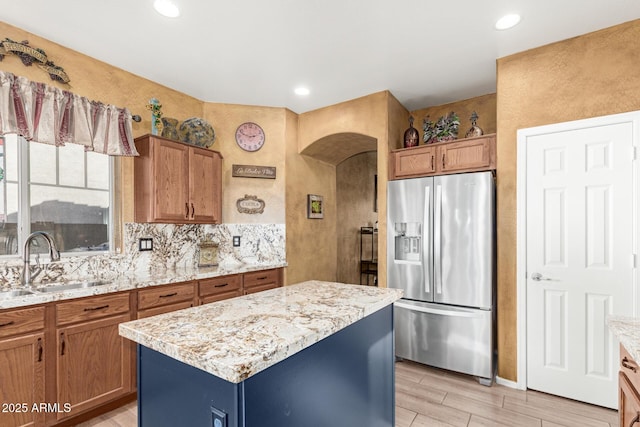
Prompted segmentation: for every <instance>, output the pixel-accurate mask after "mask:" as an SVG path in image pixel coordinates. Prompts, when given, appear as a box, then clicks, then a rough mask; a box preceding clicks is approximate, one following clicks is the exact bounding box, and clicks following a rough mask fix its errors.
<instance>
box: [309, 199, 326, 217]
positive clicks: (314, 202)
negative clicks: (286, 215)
mask: <svg viewBox="0 0 640 427" xmlns="http://www.w3.org/2000/svg"><path fill="white" fill-rule="evenodd" d="M307 218H310V219H322V218H324V205H323V203H322V196H318V195H317V194H307Z"/></svg>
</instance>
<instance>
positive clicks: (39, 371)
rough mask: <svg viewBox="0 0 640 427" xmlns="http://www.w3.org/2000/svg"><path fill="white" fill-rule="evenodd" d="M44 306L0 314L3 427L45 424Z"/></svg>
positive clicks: (0, 392)
mask: <svg viewBox="0 0 640 427" xmlns="http://www.w3.org/2000/svg"><path fill="white" fill-rule="evenodd" d="M44 342H45V334H44V307H35V308H26V309H18V310H9V311H5V312H2V313H0V404H2V408H0V426H43V425H45V413H44V412H40V411H34V410H33V405H37V406H36V407H39V405H40V403H44V402H46V400H45V352H44Z"/></svg>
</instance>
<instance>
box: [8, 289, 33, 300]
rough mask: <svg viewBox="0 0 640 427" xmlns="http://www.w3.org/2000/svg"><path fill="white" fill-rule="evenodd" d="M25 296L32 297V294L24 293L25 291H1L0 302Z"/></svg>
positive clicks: (29, 292)
mask: <svg viewBox="0 0 640 427" xmlns="http://www.w3.org/2000/svg"><path fill="white" fill-rule="evenodd" d="M27 295H33V292H31V291H25V290H22V289H20V290H12V291H1V292H0V300H3V299H10V298H16V297H24V296H27Z"/></svg>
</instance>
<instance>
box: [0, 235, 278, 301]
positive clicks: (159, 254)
mask: <svg viewBox="0 0 640 427" xmlns="http://www.w3.org/2000/svg"><path fill="white" fill-rule="evenodd" d="M123 232H124V253H122V254H101V255H96V256H78V257H63V258H62V259H61V260H60V261H59V262H54V263H50V264H48V266H47V268H46V269H45V270H44V271H43V272H42V273H41V274H40V275H39V276H37V277H36V279H35V280H34V283H38V282H45V281H46V282H50V281H59V280H74V279H81V278H83V277H87V276H91V277H99V278H103V279H113V278H115V277H118V276H122V275H127V274H147V273H151V272H153V271H157V270H172V269H191V268H196V267H197V265H198V255H199V250H198V244H199V243H201V242H203V241H211V242H214V243H217V244H218V263H219V264H221V265H229V264H240V263H248V264H274V263H283V262H285V261H286V252H285V225H284V224H221V225H209V224H206V225H201V224H185V225H182V224H147V223H144V224H143V223H126V224H125V226H124V231H123ZM233 236H240V246H238V247H234V246H233ZM139 238H151V239H153V250H152V251H142V252H141V251H139V250H138V239H139ZM21 271H22V262H21V260H18V259H11V260H8V261H0V289H1V288H9V287H13V286H17V285H18V284H19V282H20V273H21Z"/></svg>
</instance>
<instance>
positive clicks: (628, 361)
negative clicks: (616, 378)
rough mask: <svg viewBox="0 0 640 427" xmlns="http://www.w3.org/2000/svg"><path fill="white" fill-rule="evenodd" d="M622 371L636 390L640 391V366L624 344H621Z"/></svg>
mask: <svg viewBox="0 0 640 427" xmlns="http://www.w3.org/2000/svg"><path fill="white" fill-rule="evenodd" d="M620 371H622V372H624V373H625V375H626V376H627V377H628V378H629V381H630V382H631V384H632V385H633V386H634V387H635V388H636V390H640V366H639V365H638V364H637V363H636V361H635V360H633V357H631V355H630V354H629V352H628V351H627V349H626V348H624V346H623V345H622V344H620Z"/></svg>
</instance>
